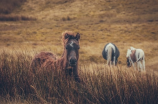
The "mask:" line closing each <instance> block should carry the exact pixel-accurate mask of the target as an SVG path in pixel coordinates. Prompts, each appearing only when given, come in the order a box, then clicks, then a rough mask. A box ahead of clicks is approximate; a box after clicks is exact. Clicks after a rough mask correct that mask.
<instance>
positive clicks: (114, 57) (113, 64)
mask: <svg viewBox="0 0 158 104" xmlns="http://www.w3.org/2000/svg"><path fill="white" fill-rule="evenodd" d="M113 65H114V66H115V56H114V61H113Z"/></svg>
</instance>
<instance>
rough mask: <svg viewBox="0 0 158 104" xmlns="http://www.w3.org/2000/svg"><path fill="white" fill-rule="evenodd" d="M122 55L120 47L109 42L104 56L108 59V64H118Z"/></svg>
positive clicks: (103, 52) (104, 50)
mask: <svg viewBox="0 0 158 104" xmlns="http://www.w3.org/2000/svg"><path fill="white" fill-rule="evenodd" d="M119 55H120V52H119V50H118V48H117V47H116V46H115V44H113V43H108V44H106V45H105V47H104V49H103V51H102V56H103V58H104V59H106V60H107V64H108V65H111V64H113V65H117V59H118V57H119Z"/></svg>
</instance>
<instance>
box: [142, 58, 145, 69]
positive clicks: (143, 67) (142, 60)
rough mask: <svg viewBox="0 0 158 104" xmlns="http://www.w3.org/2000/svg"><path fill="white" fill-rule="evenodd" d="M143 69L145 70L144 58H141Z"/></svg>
mask: <svg viewBox="0 0 158 104" xmlns="http://www.w3.org/2000/svg"><path fill="white" fill-rule="evenodd" d="M142 61H143V70H144V71H145V60H144V59H143V60H142Z"/></svg>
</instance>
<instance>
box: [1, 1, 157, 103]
mask: <svg viewBox="0 0 158 104" xmlns="http://www.w3.org/2000/svg"><path fill="white" fill-rule="evenodd" d="M4 1H5V0H3V3H4V5H3V6H2V3H0V10H1V12H0V13H3V15H4V14H6V13H10V14H9V15H8V17H7V18H9V19H8V20H11V19H10V18H14V19H15V20H16V18H21V16H24V17H26V18H27V17H28V18H29V19H30V18H31V19H32V18H33V19H34V18H36V19H37V20H36V21H21V19H19V20H20V21H1V22H0V50H1V51H2V50H3V49H5V50H6V51H5V52H3V53H1V55H0V57H1V58H0V60H1V61H0V65H1V66H2V63H3V65H4V66H5V69H3V70H1V72H3V73H4V75H3V76H1V79H0V80H1V81H4V80H3V79H5V78H8V79H7V80H8V82H4V83H6V84H4V85H0V90H1V91H2V89H4V88H6V89H5V90H3V91H2V92H1V91H0V92H1V93H3V94H2V95H4V96H1V98H0V99H2V100H3V103H6V104H7V103H14V102H15V103H26V104H27V103H28V104H29V103H37V102H38V100H39V99H37V96H34V97H32V96H30V95H27V96H25V95H26V93H25V92H24V91H23V92H22V90H20V91H19V87H18V86H20V88H21V89H24V88H23V87H24V86H22V85H21V84H22V83H23V84H24V82H23V80H25V79H27V77H28V76H27V71H28V66H29V63H30V60H31V59H32V57H33V56H34V54H35V53H38V52H40V51H51V52H53V53H55V54H57V55H59V56H60V55H61V54H62V52H63V47H62V44H61V33H62V32H63V31H65V30H71V31H74V32H79V33H80V34H81V40H80V59H79V64H80V65H79V66H80V75H81V78H82V79H83V80H84V81H86V82H87V83H86V86H82V85H78V84H76V83H75V82H74V81H73V80H71V81H70V82H69V81H68V82H67V81H65V80H63V79H62V78H61V76H59V78H57V79H53V81H54V83H55V84H54V85H52V84H50V83H51V82H49V81H50V80H49V81H48V82H46V79H50V78H52V76H53V75H51V74H49V75H48V76H47V77H45V75H47V74H48V73H45V75H42V76H41V79H40V78H39V75H37V78H39V79H40V80H37V79H35V82H34V85H35V88H36V89H37V92H38V96H41V98H42V99H44V101H45V102H46V103H49V102H53V103H60V102H62V103H72V102H73V103H102V102H104V103H155V102H156V100H157V99H158V98H157V97H156V96H157V93H158V89H157V79H156V78H157V76H158V69H157V64H158V61H157V56H158V52H157V50H158V42H157V40H158V35H157V34H158V30H157V28H158V1H157V0H150V1H149V0H141V1H140V0H94V1H93V2H92V1H91V0H42V1H39V0H27V1H26V2H23V1H22V2H20V1H19V0H12V1H16V2H17V4H18V5H13V2H9V3H8V2H7V3H8V4H5V3H6V2H4ZM24 1H25V0H24ZM15 4H16V3H15ZM9 7H10V8H13V9H10V8H9ZM1 8H3V9H1ZM2 10H3V12H2ZM5 10H7V12H5ZM5 19H6V17H5ZM108 42H113V43H115V44H116V45H117V47H118V48H119V50H120V57H119V63H120V64H119V66H120V68H118V69H117V68H116V69H114V70H109V69H108V68H107V67H104V66H103V64H105V63H106V62H105V60H104V59H103V58H102V55H101V53H102V50H103V47H104V45H105V44H106V43H108ZM130 46H133V47H135V48H141V49H143V50H144V52H145V57H146V68H147V69H146V72H143V73H139V72H137V71H134V70H132V69H127V68H126V67H125V64H126V57H125V56H126V51H127V49H128V48H129V47H130ZM26 50H27V51H26ZM8 52H9V53H8ZM6 57H7V58H6ZM21 58H22V59H21ZM14 60H15V61H14ZM6 69H7V70H6ZM8 70H9V71H8ZM6 76H8V77H6ZM109 76H111V77H109ZM44 77H45V78H44ZM2 78H3V79H2ZM11 78H12V79H11ZM53 78H54V77H53ZM60 82H63V83H62V84H63V86H64V87H65V88H66V89H67V90H64V87H59V88H58V86H59V84H61V83H60ZM0 83H1V82H0ZM40 83H43V84H40ZM8 84H9V85H8ZM24 85H25V84H24ZM50 85H51V87H50ZM37 86H39V87H37ZM150 87H151V88H150ZM48 89H49V90H50V92H49V91H48ZM11 90H12V91H11ZM26 92H27V91H26ZM48 92H49V93H48ZM53 92H55V93H53ZM12 93H13V94H14V93H15V95H16V96H15V97H14V98H12V97H10V96H11V95H12ZM67 93H68V94H67ZM32 98H33V99H36V100H35V101H37V102H33V99H32ZM132 101H133V102H132ZM150 101H151V102H150ZM0 103H1V102H0Z"/></svg>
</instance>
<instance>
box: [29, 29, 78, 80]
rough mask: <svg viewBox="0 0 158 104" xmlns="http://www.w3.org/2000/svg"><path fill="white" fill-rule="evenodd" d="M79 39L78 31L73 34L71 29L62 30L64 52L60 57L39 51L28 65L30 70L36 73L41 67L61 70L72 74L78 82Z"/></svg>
mask: <svg viewBox="0 0 158 104" xmlns="http://www.w3.org/2000/svg"><path fill="white" fill-rule="evenodd" d="M79 39H80V34H79V33H77V34H75V33H73V32H71V31H65V32H63V33H62V43H63V46H64V52H63V54H62V56H61V58H57V57H56V55H54V54H52V53H50V52H41V53H39V54H37V55H35V57H34V58H33V60H32V62H31V65H30V67H31V68H30V70H31V72H33V73H36V72H37V71H40V70H43V69H46V70H49V69H51V70H52V71H53V70H61V71H62V72H65V74H66V75H70V76H72V75H73V77H74V79H75V81H77V82H80V78H79V76H78V59H79V48H80V46H79Z"/></svg>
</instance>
